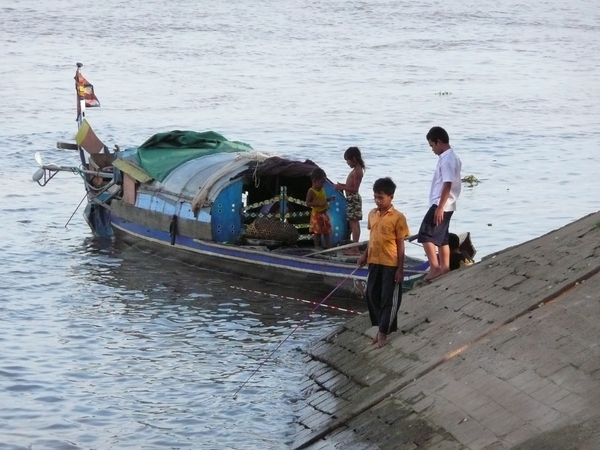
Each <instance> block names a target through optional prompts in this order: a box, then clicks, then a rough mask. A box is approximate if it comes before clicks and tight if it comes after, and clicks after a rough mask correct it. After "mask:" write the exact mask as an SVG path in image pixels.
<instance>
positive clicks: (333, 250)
mask: <svg viewBox="0 0 600 450" xmlns="http://www.w3.org/2000/svg"><path fill="white" fill-rule="evenodd" d="M368 243H369V241H362V242H352V243H350V244H346V245H338V246H337V247H331V248H326V249H325V250H320V251H318V252H314V253H309V254H308V255H304V256H314V255H321V254H323V253H329V252H335V251H338V250H344V249H347V248H353V247H358V246H359V245H366V244H368Z"/></svg>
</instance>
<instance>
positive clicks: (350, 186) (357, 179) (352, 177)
mask: <svg viewBox="0 0 600 450" xmlns="http://www.w3.org/2000/svg"><path fill="white" fill-rule="evenodd" d="M362 178H363V171H362V168H355V169H352V171H351V172H350V173H349V174H348V178H347V179H346V183H336V184H335V185H334V188H336V189H338V190H344V191H346V192H358V189H359V188H360V183H361V181H362Z"/></svg>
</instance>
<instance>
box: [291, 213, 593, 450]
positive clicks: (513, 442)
mask: <svg viewBox="0 0 600 450" xmlns="http://www.w3.org/2000/svg"><path fill="white" fill-rule="evenodd" d="M599 272H600V213H595V214H591V215H589V216H587V217H584V218H582V219H580V220H578V221H577V222H574V223H572V224H570V225H568V226H565V227H563V228H561V229H559V230H556V231H553V232H551V233H549V234H547V235H544V236H542V237H540V238H537V239H534V240H532V241H529V242H526V243H524V244H522V245H519V246H516V247H513V248H509V249H507V250H504V251H502V252H500V253H497V254H495V255H490V256H489V257H487V258H485V259H484V260H483V261H481V262H479V263H477V264H476V265H474V266H472V267H468V268H463V269H460V270H458V271H455V272H452V273H450V274H448V275H446V276H444V277H441V278H439V279H438V280H435V281H434V282H433V283H431V284H429V285H426V286H423V287H421V288H418V289H416V290H414V291H412V292H409V293H408V294H405V296H404V299H403V303H402V307H401V311H400V314H399V329H400V331H399V332H397V333H394V334H392V335H391V336H390V339H389V341H390V343H389V344H388V345H387V346H386V347H384V348H383V349H377V348H375V347H374V346H372V345H371V344H370V341H371V338H372V337H373V336H374V333H375V331H376V330H375V328H373V327H371V326H370V323H369V320H368V316H367V315H363V316H360V317H358V318H356V319H354V320H351V321H350V322H348V323H346V324H345V325H344V326H343V327H342V328H340V329H339V330H337V331H336V332H335V333H333V334H331V335H330V336H327V337H326V338H324V339H323V340H321V341H319V342H318V343H317V344H315V345H314V346H313V347H312V348H310V349H308V351H307V355H306V363H307V366H308V370H309V373H308V375H309V379H308V380H307V381H306V383H305V385H304V390H305V393H306V396H307V397H306V403H305V405H303V407H302V408H301V410H300V412H299V430H298V434H297V438H296V441H295V443H294V444H293V448H294V449H298V450H299V449H305V448H307V449H312V450H326V449H329V450H333V449H344V450H349V449H382V450H387V449H389V450H416V449H431V450H433V449H437V450H443V449H448V450H449V449H473V450H480V449H485V450H498V449H520V450H526V449H536V450H537V449H540V450H541V449H545V450H546V449H561V450H562V449H580V450H584V449H590V450H592V449H593V450H597V449H600V431H599V427H598V425H599V424H600V345H599V344H600V274H599Z"/></svg>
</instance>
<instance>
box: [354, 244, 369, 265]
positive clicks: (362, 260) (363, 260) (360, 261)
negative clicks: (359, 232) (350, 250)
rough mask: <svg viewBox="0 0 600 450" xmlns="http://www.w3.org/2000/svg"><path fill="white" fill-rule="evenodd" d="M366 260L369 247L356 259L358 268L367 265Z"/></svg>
mask: <svg viewBox="0 0 600 450" xmlns="http://www.w3.org/2000/svg"><path fill="white" fill-rule="evenodd" d="M368 259H369V247H368V246H367V249H366V250H365V252H364V253H363V254H362V255H361V256H360V258H358V261H357V262H356V263H357V265H358V267H362V266H364V265H365V264H366V263H367V261H368Z"/></svg>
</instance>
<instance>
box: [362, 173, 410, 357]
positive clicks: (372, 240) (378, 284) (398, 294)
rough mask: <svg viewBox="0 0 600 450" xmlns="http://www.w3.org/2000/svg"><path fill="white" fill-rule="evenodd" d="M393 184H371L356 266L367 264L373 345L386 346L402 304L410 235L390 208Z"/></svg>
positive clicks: (403, 220)
mask: <svg viewBox="0 0 600 450" xmlns="http://www.w3.org/2000/svg"><path fill="white" fill-rule="evenodd" d="M395 191H396V184H395V183H394V182H393V181H392V179H391V178H389V177H386V178H380V179H378V180H377V181H375V183H374V184H373V193H374V198H375V205H376V208H375V209H373V210H372V211H371V212H370V213H369V217H368V225H367V227H368V229H369V230H371V235H370V237H369V245H368V247H367V250H366V251H365V253H364V254H363V255H362V256H361V257H360V258H359V259H358V265H359V266H364V265H365V263H368V264H369V275H368V276H367V291H366V297H367V304H368V306H369V317H370V319H371V325H373V326H377V327H378V329H377V335H376V336H375V338H374V339H373V344H375V345H377V347H378V348H381V347H383V346H384V345H385V344H387V336H388V334H390V333H392V332H394V331H396V330H397V329H398V318H397V315H398V310H399V308H400V303H401V302H402V280H403V278H404V238H406V237H407V236H408V235H409V234H410V232H409V230H408V225H407V223H406V217H404V214H402V213H401V212H400V211H398V210H396V209H395V208H394V205H392V199H393V198H394V192H395Z"/></svg>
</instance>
